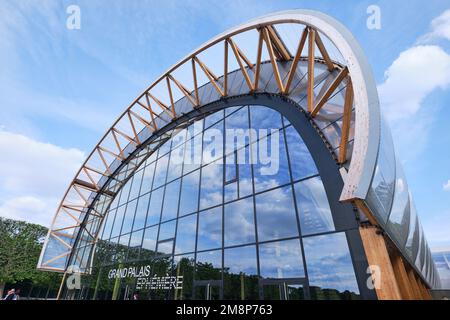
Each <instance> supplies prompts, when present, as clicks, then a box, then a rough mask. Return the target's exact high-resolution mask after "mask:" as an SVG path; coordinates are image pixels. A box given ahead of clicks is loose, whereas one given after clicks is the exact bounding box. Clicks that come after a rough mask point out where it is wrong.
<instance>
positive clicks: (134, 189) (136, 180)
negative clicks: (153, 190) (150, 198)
mask: <svg viewBox="0 0 450 320" xmlns="http://www.w3.org/2000/svg"><path fill="white" fill-rule="evenodd" d="M143 173H144V170H139V171H138V172H136V173H135V174H134V176H133V185H132V186H131V190H130V200H132V199H136V197H137V196H138V195H139V190H140V188H141V182H142V176H143Z"/></svg>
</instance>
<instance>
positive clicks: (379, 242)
mask: <svg viewBox="0 0 450 320" xmlns="http://www.w3.org/2000/svg"><path fill="white" fill-rule="evenodd" d="M359 232H360V234H361V240H362V243H363V247H364V251H365V253H366V256H367V261H368V263H369V266H377V267H378V268H379V272H380V274H379V278H374V279H373V280H374V282H375V284H377V285H375V291H376V293H377V297H378V299H379V300H401V298H402V296H401V294H400V290H399V288H398V285H397V281H396V279H395V276H394V270H393V268H392V264H391V261H390V258H389V253H388V250H387V247H386V242H385V239H384V236H383V235H382V234H381V233H379V232H378V229H377V228H376V227H373V226H369V227H360V228H359ZM375 277H376V275H375Z"/></svg>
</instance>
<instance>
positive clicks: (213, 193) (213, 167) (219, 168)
mask: <svg viewBox="0 0 450 320" xmlns="http://www.w3.org/2000/svg"><path fill="white" fill-rule="evenodd" d="M222 183H223V165H222V164H217V163H212V164H209V165H207V166H205V167H203V168H202V182H201V193H200V209H204V208H209V207H212V206H214V205H217V204H220V203H222Z"/></svg>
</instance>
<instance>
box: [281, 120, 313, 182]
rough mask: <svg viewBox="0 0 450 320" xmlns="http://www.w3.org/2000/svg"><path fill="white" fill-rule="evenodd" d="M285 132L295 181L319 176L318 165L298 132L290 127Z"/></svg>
mask: <svg viewBox="0 0 450 320" xmlns="http://www.w3.org/2000/svg"><path fill="white" fill-rule="evenodd" d="M285 131H286V141H287V145H288V151H289V159H290V161H291V169H292V177H293V179H294V180H298V179H302V178H305V177H309V176H312V175H315V174H317V167H316V164H315V163H314V160H313V159H312V157H311V154H310V153H309V150H308V148H307V147H306V145H305V143H304V142H303V140H302V138H301V137H300V135H299V133H298V132H297V130H295V129H294V128H293V127H292V126H289V127H288V128H286V129H285Z"/></svg>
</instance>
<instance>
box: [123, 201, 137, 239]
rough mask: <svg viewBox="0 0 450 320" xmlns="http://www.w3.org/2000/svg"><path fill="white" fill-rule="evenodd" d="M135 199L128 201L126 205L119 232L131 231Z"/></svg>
mask: <svg viewBox="0 0 450 320" xmlns="http://www.w3.org/2000/svg"><path fill="white" fill-rule="evenodd" d="M136 202H137V201H136V200H133V201H131V202H128V204H127V205H126V213H125V216H124V219H123V225H122V231H121V234H124V233H128V232H130V231H131V228H132V226H133V220H134V213H135V212H136Z"/></svg>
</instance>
